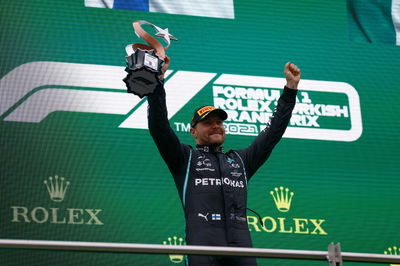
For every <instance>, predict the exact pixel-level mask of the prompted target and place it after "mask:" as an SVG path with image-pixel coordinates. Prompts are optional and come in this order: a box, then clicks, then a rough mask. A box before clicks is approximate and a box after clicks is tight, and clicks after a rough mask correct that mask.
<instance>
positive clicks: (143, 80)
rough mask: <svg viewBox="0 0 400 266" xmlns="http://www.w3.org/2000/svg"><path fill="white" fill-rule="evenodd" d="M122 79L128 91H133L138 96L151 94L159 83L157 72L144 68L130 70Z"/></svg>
mask: <svg viewBox="0 0 400 266" xmlns="http://www.w3.org/2000/svg"><path fill="white" fill-rule="evenodd" d="M123 81H124V82H125V84H126V87H127V91H128V93H133V94H135V95H137V96H139V97H140V98H143V97H144V96H147V95H150V94H153V93H154V91H155V89H156V87H157V85H159V84H161V81H160V79H159V78H158V73H154V72H150V71H148V70H147V69H145V68H142V69H137V70H130V71H129V73H128V75H127V76H126V78H124V79H123Z"/></svg>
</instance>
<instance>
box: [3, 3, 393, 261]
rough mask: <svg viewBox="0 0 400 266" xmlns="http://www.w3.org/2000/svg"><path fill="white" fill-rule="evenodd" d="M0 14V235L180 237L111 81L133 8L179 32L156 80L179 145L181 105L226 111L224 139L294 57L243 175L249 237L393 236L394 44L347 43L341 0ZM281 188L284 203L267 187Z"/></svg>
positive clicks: (150, 158) (138, 104)
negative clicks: (283, 119)
mask: <svg viewBox="0 0 400 266" xmlns="http://www.w3.org/2000/svg"><path fill="white" fill-rule="evenodd" d="M0 14H1V15H0V20H1V27H2V29H1V36H0V39H1V49H0V56H1V57H0V58H1V61H0V77H1V89H0V101H1V105H0V108H1V112H0V114H1V115H0V131H1V136H0V147H1V152H0V162H1V163H0V170H1V172H0V173H1V179H0V238H3V239H34V240H70V241H95V242H120V243H151V244H162V243H163V242H164V241H166V242H167V244H175V243H174V236H176V244H184V243H181V242H180V241H179V238H183V239H184V236H185V235H184V234H185V233H184V219H183V211H182V207H181V203H180V201H179V198H178V194H177V190H176V188H175V185H174V183H173V180H172V178H171V176H170V173H169V171H168V169H167V167H166V165H165V164H164V162H163V161H162V159H161V157H160V155H159V154H158V152H157V149H156V147H155V145H154V143H153V142H152V139H151V137H150V136H149V133H148V130H147V129H146V128H145V127H146V105H147V103H146V102H145V101H144V100H140V99H139V98H138V97H136V96H134V95H130V94H127V93H126V92H125V87H124V84H123V83H122V81H121V79H122V78H123V77H124V76H125V74H126V73H125V72H124V66H125V58H124V57H125V49H124V47H125V45H127V44H130V43H135V42H141V41H140V40H139V39H138V38H137V37H136V36H135V35H134V32H133V28H132V22H133V21H134V20H147V21H150V22H152V23H154V24H156V25H157V26H160V27H162V28H166V27H168V28H169V30H170V32H171V33H172V34H173V35H174V36H176V37H177V38H178V39H179V41H178V42H174V43H173V44H172V45H171V47H170V49H169V50H168V55H169V56H170V58H171V67H170V69H171V70H172V71H171V72H170V74H169V76H168V77H167V81H166V88H167V97H168V108H169V110H170V116H171V117H170V123H171V126H172V127H173V128H174V130H175V131H176V133H177V135H178V136H179V138H180V139H181V141H182V142H184V143H188V144H191V145H193V144H194V141H193V140H192V137H191V136H190V134H189V133H188V132H187V131H188V123H189V121H190V119H191V115H192V112H193V110H194V108H195V107H197V106H199V105H204V104H216V105H217V104H220V105H221V106H222V107H225V109H227V110H229V111H230V112H231V114H236V115H237V119H236V120H231V121H227V127H228V128H229V131H230V134H229V135H228V136H227V141H226V143H225V147H226V148H228V149H235V148H241V147H245V146H247V145H248V144H249V143H250V142H251V141H252V139H253V138H254V134H256V133H257V132H258V131H259V128H260V127H263V124H265V123H264V122H265V121H263V120H261V119H259V120H257V119H256V118H255V117H257V115H258V116H259V117H261V116H264V117H269V115H270V114H271V113H270V112H269V111H270V110H273V106H274V102H275V101H274V100H276V99H274V98H273V97H272V96H271V95H279V94H280V93H281V88H282V87H283V85H284V80H283V79H282V78H283V66H284V64H285V63H286V62H287V61H292V62H294V63H296V64H297V65H298V66H299V67H300V68H301V70H302V81H301V84H300V92H302V93H303V94H300V92H299V97H298V103H297V107H296V108H297V109H296V110H295V114H294V117H296V118H295V120H293V119H292V121H291V124H290V126H289V128H288V131H287V134H285V137H284V138H283V139H282V141H281V142H280V143H279V145H278V146H277V147H276V148H275V150H274V152H273V154H272V156H271V157H270V159H269V160H268V162H267V163H266V164H265V165H264V166H263V167H262V168H261V169H260V170H259V171H258V172H257V174H256V175H255V176H254V177H253V179H252V180H251V182H250V184H249V201H248V206H249V207H250V208H252V209H255V210H256V211H257V212H259V213H260V215H261V216H262V218H263V220H264V223H265V226H264V227H261V225H260V223H258V222H257V219H258V218H256V217H255V216H253V214H251V213H249V214H248V215H249V217H248V220H249V223H250V225H249V228H250V230H251V236H252V239H253V243H254V247H257V248H278V249H304V250H327V246H328V244H329V243H330V242H335V243H336V242H340V243H341V246H342V250H343V251H346V252H365V253H377V254H383V253H384V252H385V251H388V250H389V248H391V249H392V252H394V251H393V247H395V246H396V247H398V246H399V245H400V232H399V221H400V212H399V207H398V205H399V199H400V196H399V195H400V181H399V169H400V168H399V166H398V165H399V164H398V161H399V159H400V157H399V155H398V148H399V147H400V145H399V144H400V141H399V138H398V132H399V123H398V115H399V113H400V112H399V111H400V110H399V107H398V101H399V97H398V95H397V94H396V93H398V92H397V89H399V83H400V75H399V74H398V70H399V66H400V50H399V48H398V47H396V46H395V45H389V44H379V43H360V42H353V41H351V40H350V39H349V23H348V12H347V6H346V2H345V1H328V0H319V1H312V0H309V1H292V0H288V1H256V0H252V1H236V0H235V1H234V16H235V17H234V19H224V18H210V17H201V16H188V15H177V14H166V13H149V12H140V11H131V10H114V9H105V8H90V7H85V5H84V1H46V0H37V1H7V2H5V1H3V2H2V4H1V11H0ZM147 29H148V30H149V31H150V28H147ZM188 81H190V82H188ZM256 91H257V92H258V93H259V94H257V93H256ZM240 92H242V94H240ZM260 93H261V94H260ZM257 95H258V96H257ZM260 95H264V98H262V97H261V96H260ZM266 96H271V97H270V98H271V99H269V98H268V97H266ZM257 97H259V98H257ZM255 102H256V103H257V104H256V106H258V107H257V108H254V109H251V108H250V109H249V107H248V106H249V105H251V104H254V103H255ZM261 105H263V106H265V108H264V109H263V108H261V107H260V106H261ZM267 106H268V107H269V108H267ZM246 108H247V109H246ZM262 109H263V110H262ZM56 176H57V178H56ZM50 177H51V180H50V179H49V178H50ZM61 178H63V181H62V182H63V183H62V182H61V180H62V179H61ZM56 179H57V180H58V182H57V185H58V187H56ZM44 181H46V182H47V185H48V186H49V188H47V186H46V184H45V182H44ZM51 182H53V189H52V188H51V185H50V183H51ZM67 182H68V183H67ZM61 183H62V184H61ZM280 187H282V188H283V194H284V195H283V196H286V194H285V193H286V192H287V193H288V200H287V201H285V200H283V202H282V204H286V205H276V203H275V201H274V197H273V196H272V195H271V194H270V192H271V191H274V189H275V188H278V192H279V191H280V190H279V188H280ZM286 188H288V191H286ZM57 189H58V190H57ZM57 192H59V194H57ZM291 192H293V193H294V194H293V195H292V196H290V195H291V194H290V193H291ZM51 196H52V197H51ZM274 196H275V198H276V197H277V196H276V194H274ZM279 196H281V195H280V192H279ZM289 200H290V202H289ZM289 203H290V206H289V205H288V204H289ZM282 206H283V207H286V211H282V209H281V208H282ZM168 238H170V239H171V243H170V242H169V241H168ZM172 260H176V261H175V262H179V263H181V264H183V263H182V262H180V260H181V257H178V258H170V257H169V256H167V255H141V254H105V253H104V254H101V253H90V252H61V251H35V250H33V251H30V250H11V249H2V250H0V264H1V265H72V264H78V265H174V261H172ZM258 262H259V265H326V264H327V262H322V261H319V262H318V261H312V262H310V261H293V260H277V259H259V260H258ZM346 264H347V263H346ZM348 264H353V263H348ZM354 265H360V264H356V263H354Z"/></svg>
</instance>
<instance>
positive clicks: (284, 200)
mask: <svg viewBox="0 0 400 266" xmlns="http://www.w3.org/2000/svg"><path fill="white" fill-rule="evenodd" d="M270 194H271V196H272V198H273V199H274V202H275V205H276V208H277V209H278V210H279V211H280V212H288V211H289V210H290V204H291V203H292V198H293V195H294V192H290V193H289V189H288V188H285V189H284V188H283V187H282V186H281V187H279V189H278V188H277V187H276V188H275V190H273V191H270Z"/></svg>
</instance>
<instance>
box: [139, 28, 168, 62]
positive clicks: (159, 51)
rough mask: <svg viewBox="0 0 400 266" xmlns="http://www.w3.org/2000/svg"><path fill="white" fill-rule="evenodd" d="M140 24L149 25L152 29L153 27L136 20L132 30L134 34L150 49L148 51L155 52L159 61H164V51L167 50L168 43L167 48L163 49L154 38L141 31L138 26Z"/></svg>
mask: <svg viewBox="0 0 400 266" xmlns="http://www.w3.org/2000/svg"><path fill="white" fill-rule="evenodd" d="M141 24H147V25H150V26H153V27H154V25H153V24H151V23H149V22H147V21H144V20H137V21H134V22H133V28H134V30H135V33H136V34H137V35H138V37H139V38H142V39H143V40H145V41H146V42H147V43H148V44H149V45H150V46H151V47H152V48H150V49H153V48H154V49H155V50H156V53H157V55H158V56H159V57H160V58H161V59H164V58H165V50H166V49H168V47H169V43H168V46H167V47H166V48H164V47H163V46H162V45H161V43H160V42H159V41H157V40H156V39H155V38H153V37H152V36H151V35H150V34H148V33H147V32H146V31H144V30H143V29H142V27H141V26H140V25H141ZM134 45H140V44H134ZM142 45H143V44H142ZM144 46H146V45H144ZM138 47H139V48H140V46H138ZM147 47H148V46H147ZM146 49H148V48H146Z"/></svg>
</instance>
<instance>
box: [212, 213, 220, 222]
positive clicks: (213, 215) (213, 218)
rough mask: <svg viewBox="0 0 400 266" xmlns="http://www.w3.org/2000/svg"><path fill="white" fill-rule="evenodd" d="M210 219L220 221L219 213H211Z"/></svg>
mask: <svg viewBox="0 0 400 266" xmlns="http://www.w3.org/2000/svg"><path fill="white" fill-rule="evenodd" d="M211 219H212V220H213V221H221V214H219V213H213V214H212V215H211Z"/></svg>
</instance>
